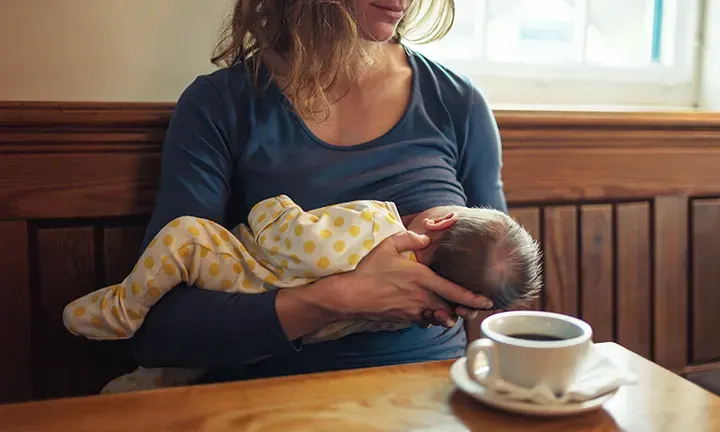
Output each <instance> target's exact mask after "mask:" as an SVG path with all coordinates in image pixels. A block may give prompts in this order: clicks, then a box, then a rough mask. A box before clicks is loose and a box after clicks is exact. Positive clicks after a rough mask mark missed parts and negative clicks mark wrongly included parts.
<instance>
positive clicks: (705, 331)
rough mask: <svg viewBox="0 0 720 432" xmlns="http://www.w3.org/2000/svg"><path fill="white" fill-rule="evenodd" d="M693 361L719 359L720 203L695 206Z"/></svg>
mask: <svg viewBox="0 0 720 432" xmlns="http://www.w3.org/2000/svg"><path fill="white" fill-rule="evenodd" d="M691 235H692V258H693V264H692V295H691V297H692V309H691V311H692V313H691V317H692V322H691V325H692V335H693V337H692V361H693V362H695V363H699V362H706V361H714V360H715V361H717V360H720V200H717V199H715V200H696V201H694V202H693V204H692V234H691Z"/></svg>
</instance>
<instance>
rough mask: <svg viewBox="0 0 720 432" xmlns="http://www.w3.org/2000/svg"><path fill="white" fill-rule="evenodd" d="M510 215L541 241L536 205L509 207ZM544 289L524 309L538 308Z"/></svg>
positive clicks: (539, 217)
mask: <svg viewBox="0 0 720 432" xmlns="http://www.w3.org/2000/svg"><path fill="white" fill-rule="evenodd" d="M510 215H511V216H512V217H513V218H515V220H517V221H518V223H519V224H520V225H522V226H523V227H524V228H525V229H526V230H527V231H528V232H529V233H530V235H532V236H533V237H534V238H535V240H537V241H538V242H540V243H542V232H541V231H540V230H541V215H542V213H541V212H540V209H539V208H536V207H525V208H511V209H510ZM543 295H544V291H542V292H540V296H539V298H538V299H537V300H535V301H534V302H533V304H532V305H530V306H529V307H527V308H526V309H533V310H540V309H542V305H543Z"/></svg>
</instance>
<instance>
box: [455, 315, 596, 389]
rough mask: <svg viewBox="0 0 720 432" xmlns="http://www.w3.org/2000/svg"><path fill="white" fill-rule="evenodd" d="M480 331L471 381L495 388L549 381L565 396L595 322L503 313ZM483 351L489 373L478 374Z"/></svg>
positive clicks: (471, 357)
mask: <svg viewBox="0 0 720 432" xmlns="http://www.w3.org/2000/svg"><path fill="white" fill-rule="evenodd" d="M480 329H481V330H482V333H483V336H484V338H482V339H478V340H476V341H474V342H472V343H471V344H470V345H469V346H468V348H467V370H468V375H470V377H471V378H472V379H474V380H476V381H478V382H479V383H480V384H483V385H485V386H487V387H490V388H493V381H494V380H497V379H502V380H504V381H505V382H508V383H511V384H515V385H517V386H520V387H523V388H528V389H531V388H534V387H536V386H538V385H546V386H548V387H549V388H550V389H551V390H552V391H553V392H555V393H556V394H562V393H564V392H565V390H567V388H568V387H569V386H570V384H571V383H572V380H573V379H574V378H575V374H576V372H577V371H578V369H579V366H580V365H581V364H582V361H583V360H584V359H585V356H586V355H587V352H588V350H589V348H590V345H591V343H592V342H591V339H592V328H591V327H590V325H588V324H587V323H586V322H584V321H582V320H579V319H577V318H574V317H571V316H567V315H562V314H557V313H552V312H540V311H517V312H501V313H498V314H495V315H491V316H490V317H488V318H486V319H485V320H484V321H483V322H482V324H481V325H480ZM538 339H540V340H538ZM480 354H484V355H485V357H486V358H487V363H488V367H489V370H488V371H487V374H484V375H479V374H477V373H476V372H477V368H476V366H475V365H476V363H477V358H478V355H480Z"/></svg>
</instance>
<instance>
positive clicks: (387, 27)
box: [363, 23, 396, 42]
mask: <svg viewBox="0 0 720 432" xmlns="http://www.w3.org/2000/svg"><path fill="white" fill-rule="evenodd" d="M395 27H396V26H395V25H394V24H390V23H376V24H374V25H372V26H370V27H369V28H367V30H366V31H365V32H364V35H363V39H366V40H369V41H373V42H387V41H389V40H390V39H392V38H393V36H395Z"/></svg>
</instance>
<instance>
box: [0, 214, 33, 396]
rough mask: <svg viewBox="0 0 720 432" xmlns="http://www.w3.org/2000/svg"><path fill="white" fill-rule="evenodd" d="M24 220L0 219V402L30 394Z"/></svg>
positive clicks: (28, 286)
mask: <svg viewBox="0 0 720 432" xmlns="http://www.w3.org/2000/svg"><path fill="white" fill-rule="evenodd" d="M27 257H28V238H27V224H26V223H25V222H24V221H15V222H3V221H0V277H1V278H2V282H0V353H2V354H0V403H3V402H13V401H20V400H27V399H29V398H31V397H32V395H33V387H34V382H33V370H32V362H33V358H32V323H31V319H30V317H31V310H30V307H31V305H30V302H31V298H30V295H31V294H30V273H29V268H28V265H29V262H28V259H27Z"/></svg>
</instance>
